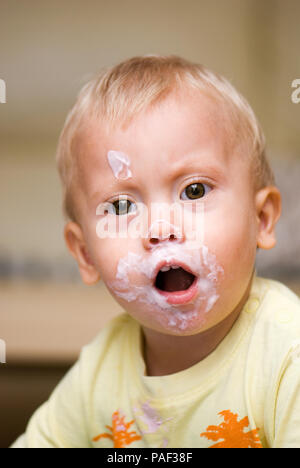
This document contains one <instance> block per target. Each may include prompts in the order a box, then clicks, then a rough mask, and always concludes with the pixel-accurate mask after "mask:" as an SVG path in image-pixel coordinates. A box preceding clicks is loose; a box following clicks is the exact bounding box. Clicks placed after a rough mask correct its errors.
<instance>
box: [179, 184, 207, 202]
mask: <svg viewBox="0 0 300 468" xmlns="http://www.w3.org/2000/svg"><path fill="white" fill-rule="evenodd" d="M206 188H207V189H209V187H207V185H205V184H201V183H200V182H197V183H194V184H190V185H188V186H187V187H186V188H185V189H184V190H183V192H182V193H185V195H186V197H187V198H184V200H187V199H188V200H197V199H198V198H203V197H204V195H205V194H206Z"/></svg>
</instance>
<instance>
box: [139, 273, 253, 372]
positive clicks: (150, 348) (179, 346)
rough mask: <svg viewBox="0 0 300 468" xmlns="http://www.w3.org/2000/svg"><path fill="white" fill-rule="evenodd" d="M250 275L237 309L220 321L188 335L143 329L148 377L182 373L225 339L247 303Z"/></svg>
mask: <svg viewBox="0 0 300 468" xmlns="http://www.w3.org/2000/svg"><path fill="white" fill-rule="evenodd" d="M252 279H253V275H252V276H251V280H250V282H249V285H248V288H247V290H246V292H245V294H244V296H243V298H242V299H241V301H240V303H239V304H238V306H237V307H236V308H235V309H234V310H233V312H231V314H230V315H228V316H227V317H226V318H225V319H224V320H222V322H220V323H218V324H217V325H215V326H214V327H212V328H210V329H208V330H205V331H203V332H201V333H198V334H196V335H191V336H173V335H163V334H162V333H159V332H157V331H155V330H151V329H149V328H146V327H143V329H142V330H143V354H144V360H145V364H146V369H147V375H148V376H162V375H169V374H174V373H176V372H180V371H183V370H185V369H188V368H189V367H191V366H193V365H195V364H197V363H198V362H200V361H202V360H203V359H204V358H205V357H207V356H208V355H209V354H210V353H211V352H212V351H213V350H214V349H215V348H216V347H217V346H218V345H219V344H220V342H221V341H222V340H223V338H225V336H226V335H227V334H228V333H229V331H230V330H231V328H232V326H233V324H234V323H235V321H236V320H237V318H238V317H239V315H240V313H241V311H242V309H243V307H244V305H245V303H246V302H247V300H248V297H249V293H250V289H251V284H252Z"/></svg>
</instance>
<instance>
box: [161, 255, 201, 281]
mask: <svg viewBox="0 0 300 468" xmlns="http://www.w3.org/2000/svg"><path fill="white" fill-rule="evenodd" d="M172 265H176V266H179V267H181V268H183V269H184V270H186V271H188V272H189V273H191V274H192V275H194V276H197V275H196V273H195V272H194V271H192V269H191V268H190V267H189V266H188V265H186V264H185V263H184V262H182V261H180V260H176V259H175V258H174V259H172V260H169V261H168V262H167V261H166V260H162V261H161V262H159V263H158V264H157V266H156V268H155V271H154V273H153V277H152V279H153V281H154V282H155V280H156V277H157V275H158V273H159V271H160V269H161V268H163V267H165V266H172Z"/></svg>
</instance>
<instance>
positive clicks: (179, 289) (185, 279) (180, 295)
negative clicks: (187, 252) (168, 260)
mask: <svg viewBox="0 0 300 468" xmlns="http://www.w3.org/2000/svg"><path fill="white" fill-rule="evenodd" d="M154 286H155V288H156V289H157V290H158V292H159V293H160V294H161V295H163V296H165V298H166V300H167V302H169V303H170V304H183V303H186V302H189V301H190V300H191V299H193V297H194V296H195V294H196V293H197V277H196V276H195V275H194V274H193V273H191V272H190V271H187V270H186V269H185V268H183V267H181V266H179V265H176V264H174V265H165V266H163V267H162V268H161V269H160V270H159V271H158V273H157V275H156V278H155V282H154Z"/></svg>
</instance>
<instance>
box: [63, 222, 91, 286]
mask: <svg viewBox="0 0 300 468" xmlns="http://www.w3.org/2000/svg"><path fill="white" fill-rule="evenodd" d="M64 236H65V241H66V244H67V247H68V249H69V251H70V253H71V255H72V256H73V257H74V258H75V260H76V261H77V263H78V267H79V271H80V275H81V278H82V281H83V282H84V283H85V284H88V285H91V284H95V283H97V282H98V281H99V280H100V274H99V272H98V271H97V269H96V268H95V266H94V264H93V262H92V260H91V258H90V256H89V254H88V252H87V248H86V244H85V241H84V237H83V232H82V229H81V227H80V226H79V225H78V224H77V223H74V222H69V223H67V224H66V226H65V229H64Z"/></svg>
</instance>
